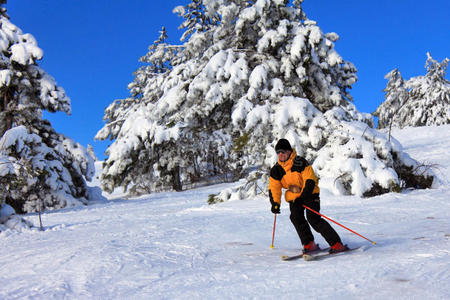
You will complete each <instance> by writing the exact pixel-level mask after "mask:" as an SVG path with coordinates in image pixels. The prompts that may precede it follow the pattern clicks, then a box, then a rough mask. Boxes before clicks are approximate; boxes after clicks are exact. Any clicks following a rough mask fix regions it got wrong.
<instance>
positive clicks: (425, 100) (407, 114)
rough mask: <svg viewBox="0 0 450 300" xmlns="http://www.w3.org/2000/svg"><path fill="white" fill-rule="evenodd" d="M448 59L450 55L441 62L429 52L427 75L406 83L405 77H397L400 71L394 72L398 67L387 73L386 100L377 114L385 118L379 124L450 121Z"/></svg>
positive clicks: (425, 124)
mask: <svg viewBox="0 0 450 300" xmlns="http://www.w3.org/2000/svg"><path fill="white" fill-rule="evenodd" d="M448 62H449V59H448V58H446V59H444V60H443V61H442V62H440V63H439V62H438V61H436V60H434V59H433V58H432V57H431V55H430V53H427V61H426V64H425V67H426V69H427V74H426V75H425V76H417V77H412V78H410V79H409V80H408V81H407V82H406V83H405V82H404V81H403V79H402V78H401V77H399V78H397V79H396V78H395V77H394V76H400V75H399V74H400V73H399V72H398V71H397V73H393V72H395V71H396V70H397V69H395V70H394V71H392V72H390V73H389V74H387V75H386V78H389V79H390V80H389V82H388V85H387V87H386V89H385V91H386V95H385V99H386V100H385V102H383V103H382V104H381V105H380V106H379V107H378V109H377V111H376V112H375V113H374V115H375V116H378V117H379V118H380V119H379V120H380V121H381V122H380V121H379V123H378V127H379V128H385V127H387V126H389V125H390V124H392V126H394V127H400V128H403V127H406V126H429V125H443V124H450V82H449V81H448V80H446V79H445V74H446V71H447V67H448ZM397 74H398V75H397ZM390 75H391V76H393V77H390ZM393 80H394V81H395V80H396V82H393Z"/></svg>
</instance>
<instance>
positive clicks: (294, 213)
mask: <svg viewBox="0 0 450 300" xmlns="http://www.w3.org/2000/svg"><path fill="white" fill-rule="evenodd" d="M303 204H305V205H306V206H308V207H310V208H312V209H314V210H315V211H317V212H319V210H320V198H319V196H318V195H313V199H310V200H306V201H302V200H300V199H297V200H295V201H294V202H289V208H290V210H291V216H290V219H291V222H292V224H294V227H295V230H296V231H297V234H298V236H299V237H300V240H301V242H302V244H303V245H306V244H308V243H309V242H311V241H314V236H313V234H312V232H311V228H310V226H309V225H311V227H312V228H313V229H314V230H315V231H317V232H318V233H320V234H321V235H322V236H323V238H324V239H325V240H326V241H327V243H328V244H329V245H330V246H333V245H334V244H336V243H337V242H341V239H340V237H339V235H338V234H337V232H336V231H335V230H334V229H333V227H331V225H330V224H329V223H328V222H327V221H325V220H324V219H323V218H322V217H321V216H319V215H318V214H316V213H314V212H312V211H310V210H308V209H307V210H306V219H305V208H304V207H303ZM308 223H309V224H308Z"/></svg>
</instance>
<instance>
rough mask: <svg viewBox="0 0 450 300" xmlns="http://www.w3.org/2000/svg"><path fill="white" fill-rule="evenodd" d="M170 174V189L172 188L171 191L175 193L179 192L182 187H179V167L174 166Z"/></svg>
mask: <svg viewBox="0 0 450 300" xmlns="http://www.w3.org/2000/svg"><path fill="white" fill-rule="evenodd" d="M170 172H171V173H172V187H173V189H174V190H175V191H177V192H181V191H182V190H183V186H182V185H181V178H180V167H179V166H176V167H175V168H174V169H172V170H171V171H170Z"/></svg>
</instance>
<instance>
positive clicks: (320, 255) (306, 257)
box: [302, 247, 361, 261]
mask: <svg viewBox="0 0 450 300" xmlns="http://www.w3.org/2000/svg"><path fill="white" fill-rule="evenodd" d="M358 249H361V247H357V248H349V249H348V250H345V251H341V252H335V253H329V252H328V253H318V254H314V253H307V254H303V255H302V257H303V259H304V260H306V261H313V260H321V259H325V258H327V257H330V256H338V255H339V256H340V255H345V254H348V253H349V252H352V251H355V250H358Z"/></svg>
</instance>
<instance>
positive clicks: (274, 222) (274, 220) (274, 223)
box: [270, 214, 277, 249]
mask: <svg viewBox="0 0 450 300" xmlns="http://www.w3.org/2000/svg"><path fill="white" fill-rule="evenodd" d="M274 215H275V218H274V219H273V233H272V245H270V248H272V249H273V241H274V239H275V225H276V223H277V214H274Z"/></svg>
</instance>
